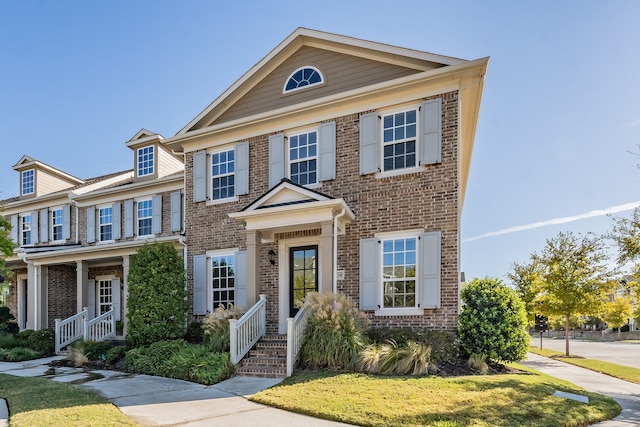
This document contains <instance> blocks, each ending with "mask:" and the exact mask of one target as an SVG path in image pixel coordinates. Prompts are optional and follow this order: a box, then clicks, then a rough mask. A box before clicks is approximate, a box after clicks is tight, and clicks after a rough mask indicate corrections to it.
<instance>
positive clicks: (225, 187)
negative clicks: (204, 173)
mask: <svg viewBox="0 0 640 427" xmlns="http://www.w3.org/2000/svg"><path fill="white" fill-rule="evenodd" d="M235 166H236V165H235V150H234V149H231V150H226V151H219V152H215V153H212V154H211V193H212V195H211V200H224V199H230V198H233V197H235V195H236V191H235V169H236V167H235Z"/></svg>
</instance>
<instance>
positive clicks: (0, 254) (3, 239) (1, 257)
mask: <svg viewBox="0 0 640 427" xmlns="http://www.w3.org/2000/svg"><path fill="white" fill-rule="evenodd" d="M10 233H11V223H10V222H9V221H7V219H6V218H5V217H4V215H2V207H1V206H0V276H1V277H2V280H0V295H3V294H4V293H5V292H6V291H5V290H6V288H7V287H8V284H7V283H6V282H5V280H6V279H8V278H9V277H11V270H9V269H8V268H7V267H6V265H5V258H6V257H9V256H11V255H13V248H14V247H15V243H13V241H12V240H11V234H10Z"/></svg>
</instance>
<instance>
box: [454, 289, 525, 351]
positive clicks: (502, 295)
mask: <svg viewBox="0 0 640 427" xmlns="http://www.w3.org/2000/svg"><path fill="white" fill-rule="evenodd" d="M460 296H461V298H462V302H463V304H464V305H463V306H462V311H461V312H460V316H459V321H460V327H459V334H460V341H461V342H462V346H463V347H464V349H465V351H466V352H467V353H468V354H469V355H473V354H476V355H484V356H486V357H487V359H488V360H490V361H495V362H517V361H519V360H522V359H523V358H524V356H525V355H526V353H527V349H528V348H529V334H528V333H527V331H526V326H527V313H526V310H525V307H524V303H523V302H522V301H521V300H520V298H519V297H518V295H517V293H516V291H514V290H513V289H511V288H509V287H508V286H507V285H505V284H503V283H502V282H501V281H500V280H499V279H493V278H489V277H486V278H484V279H473V280H472V281H471V282H469V283H467V284H466V285H465V286H464V287H463V288H462V290H461V291H460Z"/></svg>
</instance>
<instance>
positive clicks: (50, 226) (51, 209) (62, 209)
mask: <svg viewBox="0 0 640 427" xmlns="http://www.w3.org/2000/svg"><path fill="white" fill-rule="evenodd" d="M54 211H61V216H60V218H62V222H61V223H60V224H59V227H60V234H61V235H62V239H58V240H54V238H53V236H54V232H53V212H54ZM48 218H49V224H48V227H49V236H51V242H52V243H59V242H64V241H65V238H64V234H63V233H64V232H63V231H62V230H63V229H64V206H55V207H53V208H49V214H48ZM69 219H70V218H69Z"/></svg>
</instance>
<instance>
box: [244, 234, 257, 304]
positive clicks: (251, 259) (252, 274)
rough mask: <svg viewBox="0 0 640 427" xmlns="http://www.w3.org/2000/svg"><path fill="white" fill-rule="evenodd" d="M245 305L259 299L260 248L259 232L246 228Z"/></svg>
mask: <svg viewBox="0 0 640 427" xmlns="http://www.w3.org/2000/svg"><path fill="white" fill-rule="evenodd" d="M246 235H247V307H253V305H254V304H255V303H257V302H258V299H259V288H260V286H259V283H258V258H259V257H258V251H259V250H260V232H259V231H256V230H247V231H246Z"/></svg>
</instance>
